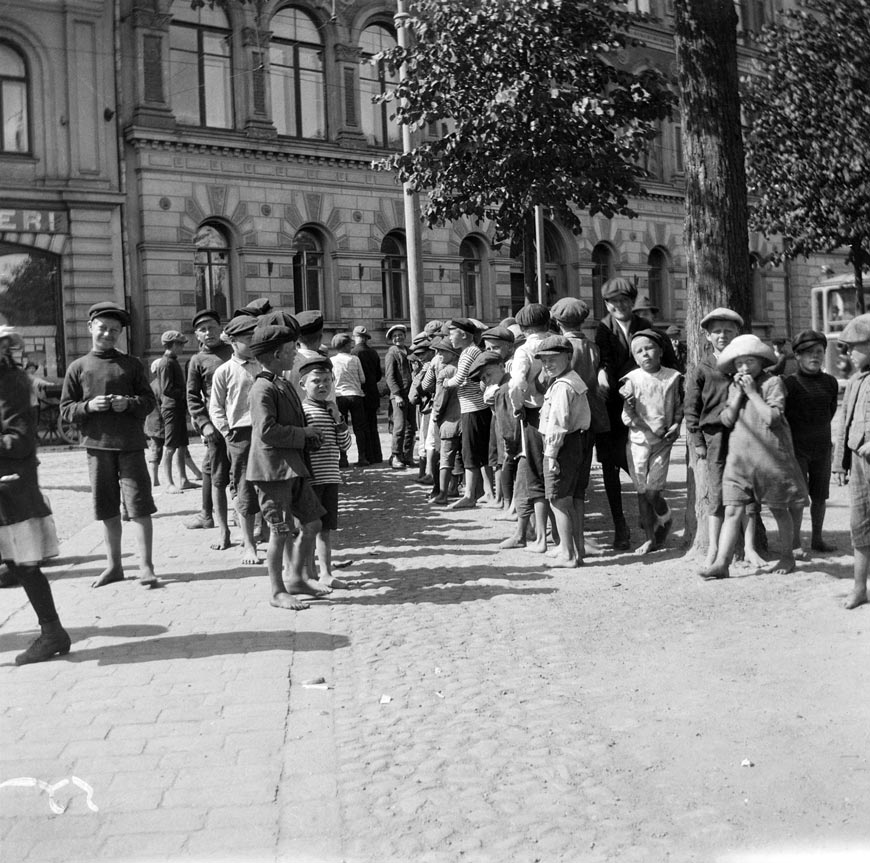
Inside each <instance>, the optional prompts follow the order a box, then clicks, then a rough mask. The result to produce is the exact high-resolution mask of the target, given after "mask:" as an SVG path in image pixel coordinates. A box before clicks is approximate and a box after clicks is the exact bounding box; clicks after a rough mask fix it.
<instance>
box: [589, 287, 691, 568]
mask: <svg viewBox="0 0 870 863" xmlns="http://www.w3.org/2000/svg"><path fill="white" fill-rule="evenodd" d="M601 296H602V299H603V300H604V305H605V307H606V308H607V314H606V315H605V316H604V318H602V320H601V321H600V322H599V324H598V329H597V330H596V332H595V344H596V345H598V351H599V353H600V354H601V365H600V368H599V372H598V388H599V393H600V394H601V395H602V396H603V397H604V399H605V403H606V406H607V416H608V419H609V421H610V431H606V432H599V433H597V434H596V435H595V449H596V451H597V453H598V461H600V462H601V473H602V478H603V480H604V491H605V493H606V494H607V503H608V505H609V506H610V515H611V516H612V518H613V528H614V537H613V548H614V549H616V550H617V551H625V550H626V549H628V548H629V545H630V539H631V531H630V530H629V529H628V524H627V522H626V521H625V513H624V512H623V509H622V485H621V479H620V476H619V472H620V471H621V470H624V471H625V472H626V473H628V457H627V455H626V444H627V443H628V428H627V427H626V426H625V425H623V422H622V402H623V399H622V396H621V395H620V394H619V381H620V378H622V377H623V376H624V375H626V374H628V372H630V371H631V370H632V369H635V368H637V364H636V363H635V361H634V358H633V357H632V355H631V351H630V350H629V344H630V342H631V337H632V335H634V333H636V332H639V331H640V330H646V329H653V328H654V327H653V323H652V321H649V320H648V319H647V318H644V317H641V316H640V315H639V314H637V312H635V311H634V301H635V299H637V288H636V287H635V286H634V285H633V284H632V283H631V282H629V281H628V279H624V278H622V277H617V278H613V279H609V280H608V281H606V282H605V283H604V284H603V285H602V287H601ZM665 341H667V340H665ZM662 365H663V366H667V367H668V368H676V356H675V355H674V350H673V347H672V346H671V345H670V342H668V343H667V345H666V347H665V351H664V353H663V355H662Z"/></svg>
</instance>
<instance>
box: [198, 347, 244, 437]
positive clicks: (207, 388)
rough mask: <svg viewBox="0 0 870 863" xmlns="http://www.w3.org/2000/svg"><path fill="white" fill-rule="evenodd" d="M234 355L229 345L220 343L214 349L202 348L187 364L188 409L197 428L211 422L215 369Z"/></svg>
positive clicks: (199, 429) (200, 428) (200, 429)
mask: <svg viewBox="0 0 870 863" xmlns="http://www.w3.org/2000/svg"><path fill="white" fill-rule="evenodd" d="M232 355H233V349H232V348H231V347H230V346H229V345H218V347H216V348H215V349H214V350H211V349H210V348H201V349H200V351H199V353H198V354H194V356H193V358H192V359H191V360H190V362H189V363H188V364H187V410H188V413H189V414H190V418H191V419H192V420H193V424H194V426H195V427H196V430H197V431H198V432H200V433H202V430H203V427H204V426H205V425H206V424H207V423H210V422H211V419H210V418H209V415H208V400H209V399H210V398H211V382H212V378H214V373H215V369H217V367H218V366H221V365H223V364H224V363H225V362H226V361H227V360H228V359H229V358H230V357H231V356H232Z"/></svg>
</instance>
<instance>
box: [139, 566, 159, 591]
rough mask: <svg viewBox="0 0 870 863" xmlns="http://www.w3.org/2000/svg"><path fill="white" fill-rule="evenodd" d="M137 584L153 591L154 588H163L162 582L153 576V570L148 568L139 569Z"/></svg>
mask: <svg viewBox="0 0 870 863" xmlns="http://www.w3.org/2000/svg"><path fill="white" fill-rule="evenodd" d="M139 584H141V585H142V587H147V588H148V589H149V590H153V589H154V588H155V587H163V582H162V581H161V580H160V579H159V578H158V577H157V576H156V575H155V574H154V570H153V569H150V568H148V567H143V568H140V570H139Z"/></svg>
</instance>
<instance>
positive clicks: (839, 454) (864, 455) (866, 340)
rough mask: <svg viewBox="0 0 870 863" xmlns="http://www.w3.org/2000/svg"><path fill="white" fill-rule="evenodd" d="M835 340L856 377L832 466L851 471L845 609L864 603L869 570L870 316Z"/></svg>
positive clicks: (849, 388) (845, 403) (846, 399)
mask: <svg viewBox="0 0 870 863" xmlns="http://www.w3.org/2000/svg"><path fill="white" fill-rule="evenodd" d="M838 341H840V342H842V343H843V344H845V345H846V347H847V348H848V350H849V359H850V360H851V361H852V364H853V366H854V368H855V375H854V376H853V377H851V378H850V379H849V382H848V383H847V384H846V392H845V394H844V396H843V421H842V423H841V424H840V431H839V434H838V435H837V447H836V455H835V457H834V465H835V466H836V467H837V468H839V469H841V470H845V471H851V477H850V479H849V496H850V498H851V501H850V502H851V525H850V526H851V533H852V546H853V547H854V549H855V562H854V564H853V575H854V579H855V585H854V587H853V588H852V593H851V594H850V596H849V598H848V599H847V600H846V608H857V607H858V606H859V605H863V604H864V603H865V602H867V573H868V571H870V315H859V316H858V317H857V318H853V319H852V320H851V321H849V323H848V324H846V328H845V329H844V330H843V332H842V333H841V334H840V335H839V337H838Z"/></svg>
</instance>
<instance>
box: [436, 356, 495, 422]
mask: <svg viewBox="0 0 870 863" xmlns="http://www.w3.org/2000/svg"><path fill="white" fill-rule="evenodd" d="M481 353H482V351H481V350H480V348H479V347H477V345H469V346H468V347H467V348H465V349H464V350H463V351H462V353H461V354H460V355H459V362H458V363H457V364H456V374H455V375H453V377H452V378H450V380H449V381H445V382H444V386H446V387H458V389H459V393H458V395H459V410H460V411H461V412H462V413H464V414H470V413H474V412H475V411H482V410H485V409H486V404H484V401H483V391H482V390H481V388H480V381H470V380H468V370H469V369H470V368H471V364H472V363H473V362H474V361H475V360H476V359H477V358H478V357H479V356H480V355H481Z"/></svg>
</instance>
